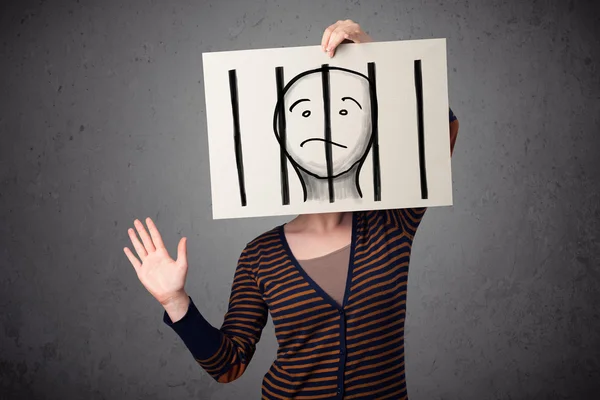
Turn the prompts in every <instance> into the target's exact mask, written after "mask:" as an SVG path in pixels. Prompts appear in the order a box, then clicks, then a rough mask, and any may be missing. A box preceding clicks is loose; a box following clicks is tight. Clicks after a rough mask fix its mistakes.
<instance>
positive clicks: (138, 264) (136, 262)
mask: <svg viewBox="0 0 600 400" xmlns="http://www.w3.org/2000/svg"><path fill="white" fill-rule="evenodd" d="M123 251H124V252H125V255H126V256H127V258H128V259H129V261H130V262H131V265H133V268H134V269H135V271H136V272H139V269H140V267H141V266H142V263H141V262H140V260H138V259H137V258H136V257H135V256H134V255H133V253H132V252H131V250H129V248H128V247H125V248H123Z"/></svg>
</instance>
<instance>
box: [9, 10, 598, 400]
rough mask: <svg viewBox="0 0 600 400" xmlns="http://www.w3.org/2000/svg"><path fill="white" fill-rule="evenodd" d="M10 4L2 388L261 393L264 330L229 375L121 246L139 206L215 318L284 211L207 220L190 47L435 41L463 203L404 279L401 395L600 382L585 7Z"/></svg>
mask: <svg viewBox="0 0 600 400" xmlns="http://www.w3.org/2000/svg"><path fill="white" fill-rule="evenodd" d="M7 3H8V2H3V4H2V11H1V12H0V35H1V36H0V71H1V78H0V101H1V104H0V157H1V158H0V271H1V273H0V327H1V329H0V393H1V395H0V398H3V399H4V398H7V399H21V398H23V399H111V400H113V399H135V398H143V399H146V400H148V399H214V400H222V399H223V400H224V399H255V398H259V393H260V384H261V379H262V376H263V374H264V373H265V372H266V370H267V368H268V366H269V365H270V362H271V360H272V359H273V357H274V355H275V350H276V341H275V338H274V335H273V331H272V324H271V323H269V325H267V327H266V328H265V331H264V334H263V338H262V340H261V342H260V343H259V346H258V350H257V353H256V356H255V358H254V360H253V361H252V363H251V366H250V368H249V370H248V371H247V373H246V374H245V375H244V376H243V377H242V378H241V379H239V380H238V381H236V382H234V383H232V384H228V385H221V384H217V383H215V382H213V381H212V379H211V378H209V377H208V376H207V375H206V374H205V373H204V372H203V371H202V370H201V369H200V368H199V367H198V366H197V365H196V364H195V362H194V360H193V359H192V358H191V356H190V355H189V353H188V352H187V349H186V348H185V347H184V346H183V345H182V343H180V340H179V339H178V338H177V337H176V336H175V334H174V332H172V331H171V330H170V329H169V328H168V327H166V326H164V325H163V323H162V321H161V317H162V309H161V307H160V305H159V304H158V303H157V302H156V301H155V300H154V299H153V298H152V297H151V296H150V295H149V294H148V293H147V292H146V291H145V289H144V288H143V287H142V285H141V284H140V283H139V281H138V280H137V277H136V275H135V273H134V270H133V268H132V267H131V265H130V264H129V262H128V261H127V259H126V258H125V255H124V254H123V251H122V249H123V247H124V246H127V245H129V244H128V237H127V233H126V230H127V228H128V227H130V226H132V221H133V219H134V218H144V217H146V216H151V217H153V218H154V219H155V221H156V222H157V224H158V227H159V229H160V230H161V232H162V233H163V236H164V238H165V241H166V244H167V246H168V247H169V248H170V249H171V250H172V251H173V252H175V245H176V243H177V241H178V239H179V238H180V237H181V236H182V235H186V236H188V238H189V244H188V249H189V257H190V271H189V275H188V284H187V290H188V291H189V292H190V294H191V295H192V297H193V298H194V300H195V301H196V303H197V304H198V306H199V308H200V309H201V311H202V312H203V313H204V314H205V316H206V317H207V319H209V320H210V321H211V322H212V323H213V324H215V325H220V323H221V322H222V318H223V315H224V312H225V310H226V307H227V300H228V297H229V289H230V284H231V280H232V277H233V271H234V268H235V264H236V260H237V257H238V255H239V252H240V251H241V250H242V247H243V246H244V244H245V243H246V242H247V241H249V240H250V239H252V238H253V237H254V236H256V235H258V234H259V233H261V232H263V231H265V230H267V229H269V228H271V227H272V226H274V225H276V224H280V223H282V222H283V221H285V218H264V219H245V220H232V221H212V220H211V209H210V207H211V200H210V182H209V176H208V168H209V164H208V151H207V139H206V121H205V117H206V114H205V105H204V91H203V78H202V63H201V60H202V58H201V56H202V52H205V51H216V50H235V49H247V48H268V47H278V46H296V45H312V44H318V43H319V42H320V38H321V34H322V31H323V29H324V28H325V27H326V26H327V25H329V24H330V23H332V22H334V21H335V20H337V19H340V18H351V19H355V20H356V21H358V22H359V23H361V24H362V25H363V26H364V28H365V29H366V30H367V31H368V32H369V33H370V34H371V35H372V36H373V37H374V38H375V39H376V40H395V39H417V38H433V37H446V38H447V39H448V62H449V88H450V102H451V106H452V107H453V109H454V111H455V112H456V114H457V116H458V117H459V119H460V123H461V130H460V133H459V137H458V142H457V147H456V151H455V154H454V158H453V179H454V188H453V190H454V206H453V207H443V208H432V209H430V210H429V211H428V214H427V216H426V217H425V219H424V221H423V224H422V226H421V228H420V231H419V233H418V235H417V238H416V241H415V245H414V249H413V256H412V262H411V272H410V278H409V301H408V318H407V330H406V346H407V380H408V389H409V394H410V396H411V398H412V399H414V400H417V399H463V400H464V399H474V400H481V399H513V400H517V399H518V400H520V399H593V398H598V397H596V396H597V395H598V392H600V383H599V382H600V372H599V369H600V320H599V318H600V317H599V315H600V314H599V312H598V304H599V302H600V270H599V268H600V266H599V264H600V261H599V259H600V244H599V242H600V221H599V220H600V161H599V160H598V156H599V151H600V58H599V55H600V54H599V53H600V43H599V39H598V38H599V35H598V33H599V28H598V26H599V24H600V20H599V18H598V15H599V13H598V11H599V10H598V8H599V7H598V3H597V1H591V0H590V1H585V0H582V1H574V0H571V1H558V0H557V1H550V0H548V1H541V0H540V1H528V0H525V1H523V0H521V1H517V0H504V1H468V0H454V1H443V2H442V1H424V0H423V1H416V0H404V1H275V0H269V1H255V0H253V1H242V0H238V1H122V2H117V1H86V0H81V1H79V0H78V1H50V0H48V1H43V0H41V1H39V0H38V1H19V2H12V4H7Z"/></svg>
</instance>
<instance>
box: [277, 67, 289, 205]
mask: <svg viewBox="0 0 600 400" xmlns="http://www.w3.org/2000/svg"><path fill="white" fill-rule="evenodd" d="M275 77H276V81H277V122H278V124H279V128H278V131H279V167H280V170H281V171H280V175H281V204H283V205H284V206H286V205H289V204H290V184H289V180H288V179H289V178H288V168H287V167H288V165H287V157H286V147H285V146H286V141H287V133H286V124H285V102H284V97H283V88H284V86H285V85H284V81H283V67H276V68H275Z"/></svg>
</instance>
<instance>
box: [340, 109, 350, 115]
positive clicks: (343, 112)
mask: <svg viewBox="0 0 600 400" xmlns="http://www.w3.org/2000/svg"><path fill="white" fill-rule="evenodd" d="M340 115H348V110H346V109H345V108H342V109H341V110H340Z"/></svg>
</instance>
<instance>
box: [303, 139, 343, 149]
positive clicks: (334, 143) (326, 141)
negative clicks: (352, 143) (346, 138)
mask: <svg viewBox="0 0 600 400" xmlns="http://www.w3.org/2000/svg"><path fill="white" fill-rule="evenodd" d="M312 141H316V142H325V143H331V144H332V145H334V146H338V147H341V148H343V149H347V148H348V146H344V145H343V144H339V143H336V142H332V141H331V140H325V139H322V138H311V139H306V140H305V141H303V142H302V143H300V147H302V146H304V144H305V143H308V142H312Z"/></svg>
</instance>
